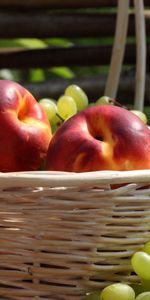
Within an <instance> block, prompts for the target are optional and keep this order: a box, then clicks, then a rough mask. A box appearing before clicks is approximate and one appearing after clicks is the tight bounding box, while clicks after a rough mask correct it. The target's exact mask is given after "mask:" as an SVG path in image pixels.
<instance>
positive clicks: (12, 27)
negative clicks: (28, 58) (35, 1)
mask: <svg viewBox="0 0 150 300" xmlns="http://www.w3.org/2000/svg"><path fill="white" fill-rule="evenodd" d="M145 14H146V30H147V33H149V32H150V15H149V14H148V13H147V12H145ZM115 25H116V14H115V13H112V14H98V13H92V14H89V13H86V14H85V13H78V14H73V13H69V14H66V13H63V14H61V13H60V14H56V13H55V14H50V13H48V12H47V13H46V12H41V13H39V12H19V13H18V12H7V11H3V12H2V11H1V12H0V38H17V37H28V38H49V37H63V38H76V37H78V38H80V37H93V38H94V37H108V36H114V33H115ZM128 35H135V18H134V14H130V17H129V30H128Z"/></svg>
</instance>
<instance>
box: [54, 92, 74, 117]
mask: <svg viewBox="0 0 150 300" xmlns="http://www.w3.org/2000/svg"><path fill="white" fill-rule="evenodd" d="M57 109H58V114H59V115H60V116H61V117H62V118H63V119H64V120H66V119H68V118H69V117H71V116H73V115H75V114H76V113H77V106H76V103H75V101H74V99H73V98H72V97H70V96H66V95H63V96H61V97H60V98H59V99H58V101H57Z"/></svg>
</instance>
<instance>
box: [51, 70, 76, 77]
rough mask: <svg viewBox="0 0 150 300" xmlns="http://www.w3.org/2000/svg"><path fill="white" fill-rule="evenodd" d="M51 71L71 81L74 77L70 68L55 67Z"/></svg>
mask: <svg viewBox="0 0 150 300" xmlns="http://www.w3.org/2000/svg"><path fill="white" fill-rule="evenodd" d="M50 71H51V72H52V73H53V74H55V75H57V76H60V77H63V78H67V79H71V78H73V77H74V73H73V72H72V70H71V69H70V68H68V67H53V68H51V69H50Z"/></svg>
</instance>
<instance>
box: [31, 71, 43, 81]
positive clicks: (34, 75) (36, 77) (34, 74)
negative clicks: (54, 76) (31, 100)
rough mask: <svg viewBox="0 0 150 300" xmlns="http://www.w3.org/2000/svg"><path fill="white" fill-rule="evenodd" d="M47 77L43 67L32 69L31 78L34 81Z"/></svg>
mask: <svg viewBox="0 0 150 300" xmlns="http://www.w3.org/2000/svg"><path fill="white" fill-rule="evenodd" d="M44 79H45V73H44V71H43V70H42V69H31V70H30V80H31V81H32V82H36V81H43V80H44Z"/></svg>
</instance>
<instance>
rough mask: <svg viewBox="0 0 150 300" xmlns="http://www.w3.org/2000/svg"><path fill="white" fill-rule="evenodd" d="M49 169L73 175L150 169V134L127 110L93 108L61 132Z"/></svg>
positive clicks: (55, 139)
mask: <svg viewBox="0 0 150 300" xmlns="http://www.w3.org/2000/svg"><path fill="white" fill-rule="evenodd" d="M46 168H47V169H48V170H56V171H58V170H59V171H71V172H88V171H96V170H120V171H123V170H135V169H149V168H150V130H149V129H148V128H147V126H146V125H145V124H144V123H143V122H142V121H141V120H140V119H139V117H137V116H136V115H135V114H133V113H132V112H130V111H128V110H127V109H125V108H121V107H118V106H115V105H96V106H92V107H89V108H87V109H85V110H83V111H81V112H79V113H78V114H76V115H74V116H73V117H71V118H70V119H68V120H67V121H66V122H65V123H64V124H63V125H62V126H61V127H60V128H59V129H58V130H57V132H56V133H55V135H54V136H53V138H52V140H51V143H50V145H49V149H48V155H47V163H46Z"/></svg>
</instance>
